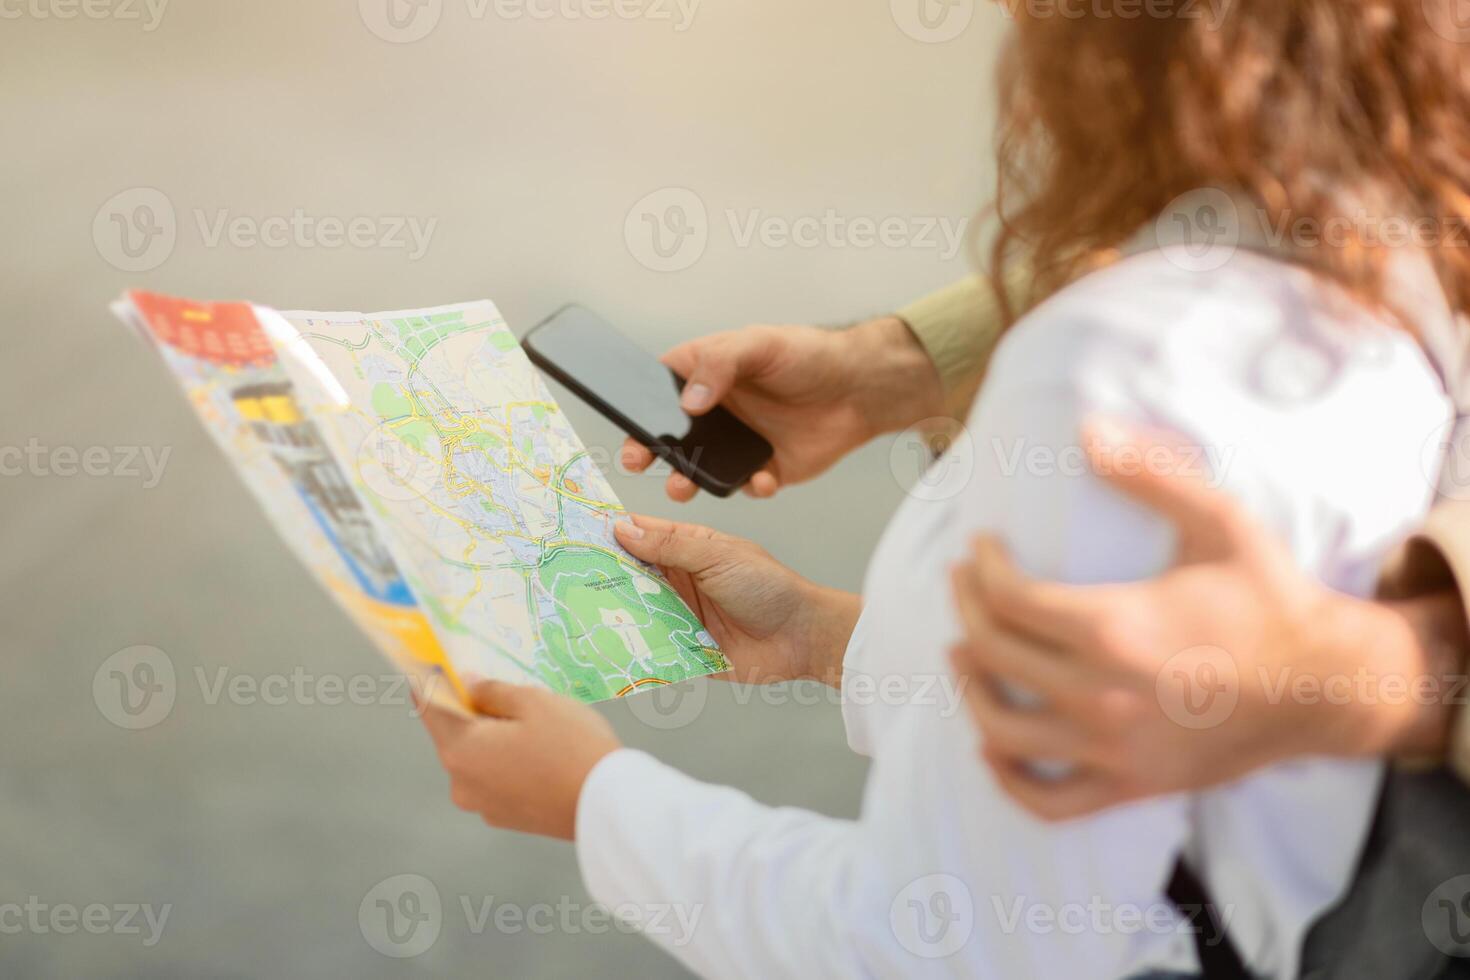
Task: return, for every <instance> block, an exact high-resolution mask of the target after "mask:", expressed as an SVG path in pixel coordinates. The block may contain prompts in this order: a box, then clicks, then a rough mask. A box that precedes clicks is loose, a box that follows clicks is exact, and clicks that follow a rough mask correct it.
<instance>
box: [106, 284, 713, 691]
mask: <svg viewBox="0 0 1470 980" xmlns="http://www.w3.org/2000/svg"><path fill="white" fill-rule="evenodd" d="M115 310H116V312H117V313H118V315H119V316H121V317H122V318H123V319H124V320H126V321H127V322H129V323H130V324H132V325H133V326H135V327H136V328H138V330H139V331H140V332H141V333H142V334H143V335H144V336H145V337H147V338H148V339H149V340H151V341H152V342H153V343H154V344H155V346H156V347H157V349H158V350H159V352H160V353H161V355H162V356H163V358H164V361H165V363H166V364H167V365H168V367H169V369H170V370H171V371H172V372H173V373H174V375H175V376H176V377H177V378H178V380H179V381H180V383H181V385H182V386H183V388H184V391H185V394H186V395H187V396H188V398H189V400H190V403H191V404H192V405H193V406H194V408H195V410H196V412H197V413H198V414H199V416H200V418H201V420H202V421H203V422H204V424H205V426H206V428H207V429H208V430H209V431H210V433H211V435H212V436H213V437H214V438H215V440H216V442H218V443H219V444H220V446H221V447H222V448H223V449H224V450H225V453H226V455H227V456H228V457H229V459H230V460H231V462H232V463H233V464H234V465H235V467H236V468H237V470H238V471H239V472H240V474H241V476H242V478H243V479H244V480H245V482H246V483H247V485H249V486H250V488H251V490H252V492H253V493H254V494H255V496H256V498H257V499H258V500H259V501H260V502H261V504H262V506H263V507H264V508H265V510H266V512H267V514H268V516H269V517H270V518H271V520H272V522H273V523H274V525H275V526H276V529H277V530H278V531H279V532H280V533H281V535H282V536H283V537H284V538H285V540H286V541H287V543H288V544H289V545H290V546H291V547H292V548H293V550H294V551H295V553H296V554H297V556H298V557H299V558H300V559H301V560H302V561H303V562H304V563H305V564H306V565H307V566H308V567H309V568H310V569H311V570H312V572H313V573H314V574H315V576H316V577H317V579H318V580H319V581H321V582H322V583H323V584H324V585H325V586H326V587H327V589H328V591H329V592H330V593H331V594H332V595H333V596H334V597H335V598H336V599H337V600H338V602H339V603H340V604H341V605H342V606H343V608H344V609H345V610H346V611H347V612H348V614H349V615H351V616H352V618H353V619H354V621H356V622H357V624H358V626H359V627H360V628H362V629H363V631H364V632H365V633H367V634H368V636H369V637H370V638H372V640H373V641H374V642H375V644H376V645H377V646H378V647H379V649H381V650H382V651H383V652H385V653H386V654H388V655H389V656H391V657H393V658H394V659H395V660H397V661H399V662H400V663H402V664H404V665H405V666H407V667H409V668H410V669H412V670H413V672H414V674H415V675H416V676H418V677H419V678H421V679H428V680H430V681H432V680H434V679H437V678H440V677H442V678H444V679H445V680H447V681H448V682H449V685H450V686H452V688H453V689H454V691H455V692H456V694H457V696H458V699H459V700H462V699H463V696H464V688H463V684H462V682H461V680H460V678H461V676H463V675H465V674H476V675H480V676H483V677H487V678H492V679H499V680H506V681H511V682H514V683H519V684H531V685H538V686H544V687H548V688H550V689H552V690H555V691H558V692H560V693H563V694H567V695H570V696H572V697H574V698H577V699H578V700H582V701H601V700H606V699H609V698H615V697H623V696H626V695H628V694H631V693H633V692H635V691H638V690H640V689H643V688H646V687H651V686H658V685H663V684H669V683H673V682H676V681H679V680H683V679H685V678H689V677H696V676H702V675H706V674H712V673H719V672H722V671H724V670H726V669H728V664H727V663H726V661H725V659H724V657H723V656H722V655H721V653H720V651H719V650H718V648H717V647H716V645H715V642H714V640H713V638H712V637H711V636H710V635H709V633H708V632H707V631H706V630H705V629H704V627H703V626H702V625H701V624H700V622H699V620H698V619H697V617H696V616H695V615H694V614H693V613H692V612H691V611H690V610H689V609H688V607H687V606H686V605H685V604H684V602H683V601H682V600H681V599H680V598H679V596H678V595H677V594H676V593H675V592H674V590H673V589H671V588H670V587H669V585H668V583H667V582H665V581H664V580H663V579H662V578H661V577H660V576H659V574H658V573H657V571H656V570H654V569H653V568H652V567H650V566H648V565H646V564H644V563H642V562H639V561H638V560H637V559H635V558H633V557H632V556H630V555H629V554H628V553H627V552H625V551H624V550H623V549H622V548H621V547H620V546H619V545H618V543H617V541H616V540H615V538H614V537H613V525H614V523H615V521H616V520H617V519H618V517H619V516H620V515H621V514H622V513H623V508H622V505H621V504H620V503H619V502H618V500H617V497H616V495H615V494H614V493H613V490H612V488H611V486H610V485H609V484H608V482H607V479H606V477H605V476H604V475H603V473H602V472H601V470H600V469H598V467H597V465H596V463H595V461H593V460H592V459H591V457H589V456H588V454H587V452H586V450H585V448H584V447H583V446H582V444H581V442H580V441H579V440H578V438H577V435H576V433H575V432H574V431H573V430H572V428H571V425H570V424H569V422H568V421H567V419H566V417H565V416H564V415H563V414H562V412H561V410H560V408H559V407H558V406H557V404H556V402H555V400H554V399H553V398H552V396H551V393H550V392H549V391H548V389H547V387H546V384H545V382H544V381H543V380H542V379H541V377H540V375H539V374H537V372H536V370H535V368H534V367H532V365H531V364H530V362H529V361H528V360H527V359H526V357H525V355H524V354H523V353H522V352H521V349H520V347H519V345H518V344H517V342H516V339H515V336H514V335H513V334H512V333H511V332H510V330H509V328H508V327H507V326H506V324H505V322H504V320H503V319H502V318H501V317H500V315H499V312H498V311H497V310H496V309H495V307H494V305H492V304H491V303H488V302H477V303H468V304H463V305H456V306H445V307H438V308H435V309H426V310H414V311H405V312H397V313H377V314H358V313H314V312H297V313H279V312H276V311H275V310H271V309H268V308H265V307H260V306H253V305H250V304H245V303H196V302H191V301H188V300H179V299H172V298H168V297H164V296H158V295H155V294H149V293H142V292H134V293H130V294H129V295H128V296H127V297H126V298H124V299H123V300H121V301H119V303H118V304H116V306H115ZM436 693H445V692H436Z"/></svg>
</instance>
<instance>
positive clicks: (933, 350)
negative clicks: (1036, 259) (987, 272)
mask: <svg viewBox="0 0 1470 980" xmlns="http://www.w3.org/2000/svg"><path fill="white" fill-rule="evenodd" d="M1007 289H1008V291H1009V294H1010V296H1011V301H1012V303H1013V304H1014V306H1015V312H1016V313H1017V314H1018V315H1019V314H1020V313H1022V312H1024V311H1025V310H1026V308H1027V307H1028V306H1029V305H1030V300H1031V295H1030V294H1031V281H1030V275H1029V271H1028V270H1027V269H1025V268H1018V269H1017V270H1016V271H1015V272H1013V273H1012V274H1011V276H1010V278H1009V280H1008V281H1007ZM898 316H899V319H901V320H903V321H904V322H905V323H907V324H908V325H909V329H911V330H913V332H914V335H915V336H916V337H918V338H919V343H921V344H923V345H924V349H925V350H926V351H927V352H928V353H929V357H930V358H931V359H932V360H933V361H934V366H935V367H936V368H937V369H938V370H939V377H940V380H941V381H942V382H943V384H944V390H945V393H946V396H947V397H948V399H949V402H950V409H951V411H952V412H953V413H954V414H955V415H957V416H959V417H963V416H964V415H965V414H967V412H968V410H969V404H970V401H971V400H972V399H973V397H974V394H975V390H976V388H977V387H978V386H979V383H980V379H981V378H982V377H983V376H984V374H985V368H986V366H987V365H988V364H989V363H990V355H991V354H992V353H994V351H995V347H996V344H998V343H999V342H1000V337H1001V333H1002V331H1003V329H1004V327H1005V322H1004V316H1003V313H1002V311H1001V308H1000V303H999V301H998V300H997V298H996V295H995V290H994V288H993V287H992V285H991V284H990V281H989V280H988V279H986V278H985V277H983V276H971V277H970V278H968V279H962V280H960V281H959V282H957V283H953V284H951V285H949V286H946V287H945V288H944V289H941V290H939V291H938V292H935V293H931V294H930V295H928V296H925V297H924V298H922V299H919V300H915V301H914V302H913V303H910V304H909V305H908V306H906V307H904V308H903V309H901V310H899V312H898Z"/></svg>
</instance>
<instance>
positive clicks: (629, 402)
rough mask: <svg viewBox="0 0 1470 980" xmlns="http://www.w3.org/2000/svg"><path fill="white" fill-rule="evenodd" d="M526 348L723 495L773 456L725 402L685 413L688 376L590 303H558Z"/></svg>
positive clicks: (679, 467)
mask: <svg viewBox="0 0 1470 980" xmlns="http://www.w3.org/2000/svg"><path fill="white" fill-rule="evenodd" d="M521 347H523V348H524V349H525V351H526V355H527V356H528V357H530V358H531V362H532V363H533V364H535V365H536V366H537V367H539V368H540V369H541V370H543V371H545V372H546V373H547V374H549V375H551V376H552V377H553V378H555V379H556V380H557V381H560V382H561V383H562V384H564V385H566V386H567V387H568V388H570V389H571V390H572V391H574V392H575V393H576V394H577V396H578V397H579V398H581V399H582V400H583V401H585V402H587V404H589V405H591V406H592V407H593V408H595V409H597V411H599V412H601V413H602V414H603V415H604V416H605V417H606V418H607V419H608V420H610V421H611V422H612V423H613V424H615V425H616V426H618V427H619V428H620V429H622V430H623V431H624V432H626V433H627V434H628V435H630V436H632V437H633V438H634V439H636V440H637V441H638V442H640V443H642V444H643V445H645V446H647V447H648V448H649V449H650V450H652V451H653V453H654V455H656V456H658V457H659V458H660V459H663V460H667V461H668V463H669V465H671V466H673V467H674V468H675V469H676V470H678V471H679V472H680V473H683V474H684V475H685V476H687V477H689V479H691V480H693V481H694V482H695V484H696V485H698V486H700V487H702V488H703V489H705V490H708V491H709V492H710V493H712V494H714V495H715V496H717V497H728V496H730V494H732V493H734V492H735V491H736V490H738V489H740V488H741V487H742V486H744V485H745V484H746V483H747V482H748V481H749V480H750V478H751V476H753V475H754V474H755V473H756V471H758V470H759V469H760V468H761V467H762V466H764V465H765V464H766V463H767V462H768V461H769V460H770V458H771V453H772V449H771V444H770V443H769V442H767V441H766V440H765V439H764V438H762V437H761V436H760V434H759V433H757V432H756V431H755V430H754V429H752V428H750V426H748V425H746V424H745V423H744V422H742V421H740V420H739V419H738V418H736V417H735V416H734V415H733V414H731V413H730V412H729V411H728V410H727V409H725V408H724V407H722V406H719V405H716V406H715V407H714V409H712V410H711V411H709V412H707V413H706V414H704V415H700V416H698V417H691V416H689V415H686V414H685V412H684V410H683V409H682V408H680V407H679V394H680V393H681V392H682V391H683V390H684V379H683V378H681V377H679V375H678V374H676V373H674V372H673V371H671V370H669V368H668V367H666V366H665V365H663V364H661V363H659V361H658V359H657V358H656V357H654V356H653V355H652V354H650V353H648V352H647V351H645V350H644V349H643V348H641V347H639V346H638V345H637V344H635V343H633V341H631V340H629V339H628V338H627V337H626V336H624V335H623V334H621V333H619V332H618V331H617V329H615V328H614V327H613V326H612V324H610V323H608V322H607V321H606V320H604V319H602V318H601V317H599V316H598V315H597V314H596V313H593V312H592V311H591V310H589V309H587V308H586V307H583V306H577V305H575V304H573V305H569V306H564V307H562V308H561V309H559V310H557V311H556V312H555V313H553V314H552V315H551V316H549V317H547V318H546V319H545V320H543V321H542V322H541V323H538V324H537V325H536V326H535V327H534V328H533V329H532V330H531V332H530V333H528V334H526V337H525V339H524V340H522V341H521Z"/></svg>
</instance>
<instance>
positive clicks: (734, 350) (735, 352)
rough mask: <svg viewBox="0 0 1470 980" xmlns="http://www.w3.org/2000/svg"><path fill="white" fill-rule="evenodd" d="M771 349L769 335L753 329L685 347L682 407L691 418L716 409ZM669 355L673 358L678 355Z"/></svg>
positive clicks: (711, 338)
mask: <svg viewBox="0 0 1470 980" xmlns="http://www.w3.org/2000/svg"><path fill="white" fill-rule="evenodd" d="M771 346H772V340H771V338H770V337H769V335H767V334H766V333H765V332H764V331H759V330H755V329H751V328H747V329H745V330H735V331H731V332H730V333H723V334H715V335H714V336H713V337H708V338H706V339H704V340H698V341H695V342H693V343H691V344H687V345H683V347H684V349H683V350H680V351H679V352H678V353H679V354H680V355H681V356H680V357H679V358H678V360H679V361H680V363H683V364H685V365H687V368H686V370H684V371H681V372H680V373H681V374H683V375H684V380H685V385H684V392H683V394H682V395H681V396H680V399H679V405H680V407H681V408H683V409H684V411H686V412H688V413H689V414H690V415H703V414H705V413H706V412H708V411H709V410H710V409H712V408H714V407H715V406H716V405H718V404H719V403H720V402H722V401H724V399H725V396H727V395H728V394H730V389H732V388H734V387H735V385H736V384H737V383H738V382H739V381H740V379H741V378H742V377H745V376H747V375H749V374H751V373H752V372H753V371H754V370H755V368H756V367H758V366H759V364H760V363H761V362H762V361H763V359H764V358H766V357H768V356H769V354H770V353H771V351H770V348H771ZM669 353H670V355H671V358H670V359H672V355H673V354H674V353H675V352H674V351H670V352H669ZM674 369H675V370H676V371H677V370H679V368H678V367H675V368H674Z"/></svg>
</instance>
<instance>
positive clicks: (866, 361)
mask: <svg viewBox="0 0 1470 980" xmlns="http://www.w3.org/2000/svg"><path fill="white" fill-rule="evenodd" d="M848 333H849V334H850V337H849V339H850V341H851V343H850V344H848V345H847V347H848V351H849V355H848V356H849V357H851V358H852V362H853V363H852V367H851V371H850V375H849V376H850V377H851V378H852V379H853V384H854V385H855V386H857V387H860V388H862V389H863V398H862V404H863V405H864V406H865V414H866V415H867V426H868V429H869V430H870V431H869V436H870V437H875V436H879V435H882V434H883V433H886V432H899V431H902V430H903V429H907V428H908V427H909V426H911V425H915V424H917V423H919V422H922V421H923V420H924V419H929V418H934V417H936V416H940V415H943V414H944V413H945V403H944V387H943V383H942V382H941V379H940V376H939V369H938V368H937V367H936V366H935V364H934V361H933V360H932V359H931V358H930V357H929V354H928V352H927V351H926V350H925V349H924V346H923V344H921V343H920V342H919V339H918V338H917V337H916V336H915V335H914V333H913V331H912V330H910V329H909V327H908V325H907V324H906V323H904V322H903V321H902V320H900V319H899V318H898V317H895V316H885V317H879V318H877V319H875V320H868V321H866V322H864V323H859V324H858V325H857V326H855V327H853V328H851V330H849V331H848Z"/></svg>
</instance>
